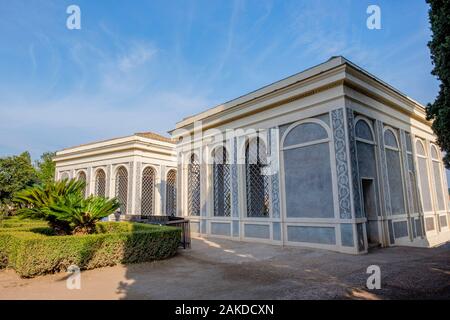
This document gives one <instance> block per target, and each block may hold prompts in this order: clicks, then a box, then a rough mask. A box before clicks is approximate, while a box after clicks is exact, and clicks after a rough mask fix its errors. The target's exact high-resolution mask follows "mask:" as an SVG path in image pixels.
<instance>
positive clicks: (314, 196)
mask: <svg viewBox="0 0 450 320" xmlns="http://www.w3.org/2000/svg"><path fill="white" fill-rule="evenodd" d="M284 170H285V183H286V188H285V192H286V214H287V216H288V217H302V218H305V217H308V218H332V217H334V211H333V189H332V181H331V168H330V150H329V145H328V143H322V144H316V145H312V146H308V147H303V148H296V149H291V150H286V151H284Z"/></svg>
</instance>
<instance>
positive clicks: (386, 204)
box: [375, 120, 392, 216]
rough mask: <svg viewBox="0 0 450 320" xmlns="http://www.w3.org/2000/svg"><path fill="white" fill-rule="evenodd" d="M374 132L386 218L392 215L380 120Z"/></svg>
mask: <svg viewBox="0 0 450 320" xmlns="http://www.w3.org/2000/svg"><path fill="white" fill-rule="evenodd" d="M375 130H376V134H377V137H378V143H377V148H378V150H379V153H380V160H381V161H380V162H381V168H380V169H381V178H382V180H383V188H382V189H383V190H384V192H383V197H384V201H383V203H384V209H385V213H386V216H388V215H391V214H392V208H391V195H390V193H389V190H390V189H389V179H388V171H387V163H386V151H385V150H384V130H383V122H381V121H380V120H376V121H375Z"/></svg>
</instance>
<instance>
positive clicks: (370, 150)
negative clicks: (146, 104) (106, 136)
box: [56, 57, 450, 254]
mask: <svg viewBox="0 0 450 320" xmlns="http://www.w3.org/2000/svg"><path fill="white" fill-rule="evenodd" d="M170 133H171V136H172V140H169V139H167V138H159V140H158V139H155V136H153V139H152V138H151V137H145V135H144V136H143V135H139V134H138V135H134V136H131V137H126V138H121V139H113V140H109V141H105V142H98V143H94V144H89V145H86V146H80V147H76V148H70V149H67V150H64V151H61V152H58V154H57V158H56V163H57V177H58V178H61V177H63V176H64V175H68V177H76V176H77V174H81V176H82V177H83V174H84V177H85V178H86V179H87V180H88V181H89V183H88V192H89V193H95V192H96V191H95V190H97V182H96V181H97V180H96V179H97V178H96V172H97V170H98V169H99V168H102V170H104V173H105V176H106V178H105V179H106V186H105V190H106V193H105V194H106V195H108V196H114V195H117V196H118V197H119V199H120V200H122V201H123V200H124V199H126V205H125V206H126V208H127V214H137V215H139V214H162V215H164V214H169V213H171V212H172V213H173V212H174V211H175V209H174V208H175V207H176V214H177V215H178V216H186V217H188V218H189V220H190V221H191V230H192V231H193V232H194V233H196V234H197V235H199V236H215V237H226V238H230V239H235V240H242V241H262V242H268V243H272V244H279V245H301V246H309V247H318V248H325V249H330V250H335V251H340V252H346V253H353V254H358V253H365V252H367V250H368V248H369V247H370V246H372V245H373V246H376V245H381V246H392V245H407V246H421V247H431V246H435V245H438V244H441V243H444V242H446V241H449V240H450V229H449V214H450V213H449V212H450V209H449V203H448V196H447V181H446V175H445V169H444V167H443V164H442V161H441V159H442V157H441V154H440V150H439V148H438V147H437V146H436V144H435V140H436V137H435V136H434V135H433V132H432V130H431V128H430V123H429V122H428V121H427V120H426V118H425V108H424V107H423V106H422V105H420V104H419V103H417V102H416V101H414V100H412V99H411V98H409V97H407V96H405V95H404V94H402V93H401V92H399V91H398V90H396V89H394V88H392V87H391V86H389V85H388V84H386V83H384V82H383V81H381V80H380V79H378V78H376V77H375V76H373V75H371V74H369V73H368V72H366V71H364V70H362V69H361V68H359V67H358V66H356V65H354V64H353V63H351V62H349V61H348V60H346V59H345V58H343V57H333V58H331V59H330V60H329V61H327V62H325V63H323V64H320V65H318V66H315V67H313V68H310V69H308V70H306V71H303V72H301V73H298V74H296V75H294V76H291V77H289V78H286V79H283V80H281V81H278V82H276V83H273V84H271V85H268V86H266V87H264V88H261V89H258V90H256V91H254V92H251V93H249V94H247V95H244V96H241V97H239V98H237V99H235V100H232V101H229V102H227V103H225V104H222V105H220V106H217V107H215V108H212V109H209V110H207V111H205V112H202V113H200V114H197V115H194V116H192V117H189V118H186V119H183V120H182V121H180V122H179V123H178V124H177V126H176V128H175V129H174V130H172V131H171V132H170ZM161 140H162V141H161ZM172 141H174V142H176V144H174V143H172ZM121 168H124V169H126V172H127V173H126V176H127V180H126V181H127V183H125V182H123V183H122V182H121V181H122V178H120V177H119V174H120V172H125V171H123V170H122V169H121ZM145 168H152V170H154V171H153V172H154V180H151V179H150V178H149V179H147V180H146V181H153V184H152V183H150V184H152V187H146V188H144V187H143V186H144V185H146V186H147V185H148V183H147V182H144V178H143V177H146V176H147V174H146V173H145ZM120 170H122V171H120ZM175 170H176V171H175ZM82 172H83V173H82ZM170 172H173V173H174V174H175V175H176V177H177V184H176V188H174V187H171V188H170V189H171V190H173V192H171V193H170V194H171V195H170V196H168V195H166V194H167V190H169V188H166V187H165V185H166V184H168V183H164V182H162V181H165V180H170V179H171V178H170V179H168V178H166V177H167V175H168V173H170ZM124 175H125V174H124ZM124 179H125V178H124ZM171 181H172V180H171ZM121 183H122V184H123V185H126V186H127V188H126V195H125V193H124V192H123V191H120V190H122V189H123V188H125V187H123V188H122V189H121V185H122V184H121ZM147 188H150V189H151V190H154V191H148V190H147ZM152 188H153V189H152ZM175 189H176V191H175ZM121 192H122V193H121ZM149 192H150V193H152V192H154V193H152V194H154V196H153V197H152V198H151V199H152V201H154V204H153V208H154V209H153V210H144V211H145V212H144V211H143V210H142V208H143V207H146V208H147V207H150V205H149V204H144V201H147V200H145V199H147V198H148V197H147V196H146V195H147V194H149ZM174 194H176V199H177V202H176V205H174V204H170V205H168V204H167V203H166V202H167V201H166V199H173V195H174ZM171 197H172V198H171ZM148 201H150V200H148ZM148 201H147V202H148ZM168 206H169V207H170V210H167V209H166V207H168Z"/></svg>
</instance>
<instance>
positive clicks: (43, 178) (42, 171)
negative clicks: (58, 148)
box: [36, 152, 56, 183]
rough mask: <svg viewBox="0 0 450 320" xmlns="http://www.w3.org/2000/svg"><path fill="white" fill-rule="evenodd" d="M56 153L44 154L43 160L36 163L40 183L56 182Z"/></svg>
mask: <svg viewBox="0 0 450 320" xmlns="http://www.w3.org/2000/svg"><path fill="white" fill-rule="evenodd" d="M55 155H56V153H55V152H44V153H43V154H42V155H41V159H40V160H38V161H36V171H37V177H38V179H39V182H41V183H48V182H51V181H53V180H55V168H56V164H55V163H54V162H53V158H54V157H55Z"/></svg>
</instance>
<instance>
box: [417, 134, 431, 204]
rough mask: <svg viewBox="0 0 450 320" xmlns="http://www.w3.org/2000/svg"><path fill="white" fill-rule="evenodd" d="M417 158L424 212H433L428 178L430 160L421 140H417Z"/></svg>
mask: <svg viewBox="0 0 450 320" xmlns="http://www.w3.org/2000/svg"><path fill="white" fill-rule="evenodd" d="M416 156H417V167H418V168H417V171H418V173H419V185H420V195H421V198H422V208H423V211H425V212H430V211H433V204H432V200H431V191H430V180H429V176H428V159H427V154H426V152H425V146H424V144H423V142H422V141H421V140H420V139H417V140H416Z"/></svg>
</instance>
